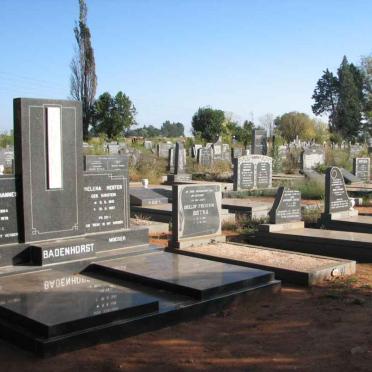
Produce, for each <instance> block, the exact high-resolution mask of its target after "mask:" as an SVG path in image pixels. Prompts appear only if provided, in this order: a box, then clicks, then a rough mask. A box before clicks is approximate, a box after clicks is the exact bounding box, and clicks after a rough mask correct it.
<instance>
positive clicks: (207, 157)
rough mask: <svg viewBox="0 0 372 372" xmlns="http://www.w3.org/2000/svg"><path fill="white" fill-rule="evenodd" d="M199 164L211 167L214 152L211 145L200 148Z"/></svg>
mask: <svg viewBox="0 0 372 372" xmlns="http://www.w3.org/2000/svg"><path fill="white" fill-rule="evenodd" d="M197 159H198V164H200V165H202V166H205V167H210V166H211V165H212V163H213V153H212V149H211V148H210V147H208V148H207V147H202V148H200V149H198V158H197Z"/></svg>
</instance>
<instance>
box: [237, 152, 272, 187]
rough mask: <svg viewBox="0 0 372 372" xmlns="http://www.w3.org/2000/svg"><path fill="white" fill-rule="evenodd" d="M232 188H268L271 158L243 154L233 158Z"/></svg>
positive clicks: (269, 185) (270, 174) (270, 175)
mask: <svg viewBox="0 0 372 372" xmlns="http://www.w3.org/2000/svg"><path fill="white" fill-rule="evenodd" d="M233 178H234V190H235V191H238V190H244V189H254V188H270V187H271V184H272V158H270V157H269V156H265V155H245V156H241V157H239V158H236V159H234V176H233Z"/></svg>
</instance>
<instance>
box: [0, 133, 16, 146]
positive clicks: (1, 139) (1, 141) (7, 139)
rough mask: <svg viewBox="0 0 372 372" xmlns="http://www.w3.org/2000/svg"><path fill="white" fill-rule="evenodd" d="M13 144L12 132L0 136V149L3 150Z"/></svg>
mask: <svg viewBox="0 0 372 372" xmlns="http://www.w3.org/2000/svg"><path fill="white" fill-rule="evenodd" d="M13 144H14V136H13V131H12V130H11V131H10V133H7V132H4V133H1V134H0V148H5V147H7V146H12V145H13Z"/></svg>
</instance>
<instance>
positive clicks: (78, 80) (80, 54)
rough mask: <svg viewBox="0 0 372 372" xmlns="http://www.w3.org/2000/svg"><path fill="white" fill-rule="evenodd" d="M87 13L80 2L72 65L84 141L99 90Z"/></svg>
mask: <svg viewBox="0 0 372 372" xmlns="http://www.w3.org/2000/svg"><path fill="white" fill-rule="evenodd" d="M87 13H88V8H87V5H86V3H85V0H79V22H76V25H75V27H74V35H75V40H76V48H75V56H74V57H73V59H72V61H71V64H70V68H71V79H70V94H71V96H72V98H73V99H75V100H77V101H80V102H81V103H82V109H83V136H84V139H87V138H88V135H89V125H90V124H91V122H92V114H93V104H94V97H95V95H96V89H97V76H96V63H95V59H94V50H93V47H92V42H91V34H90V29H89V27H88V26H87Z"/></svg>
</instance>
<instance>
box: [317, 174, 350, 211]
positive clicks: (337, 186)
mask: <svg viewBox="0 0 372 372" xmlns="http://www.w3.org/2000/svg"><path fill="white" fill-rule="evenodd" d="M325 187H326V190H325V203H324V212H325V214H332V213H338V212H346V211H348V210H349V209H350V208H351V203H350V199H349V196H348V194H347V191H346V186H345V182H344V177H343V176H342V173H341V171H340V169H339V168H337V167H331V168H328V170H327V172H326V182H325Z"/></svg>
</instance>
